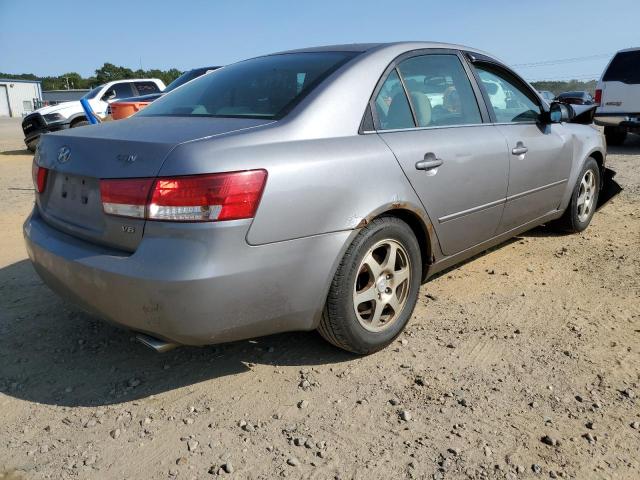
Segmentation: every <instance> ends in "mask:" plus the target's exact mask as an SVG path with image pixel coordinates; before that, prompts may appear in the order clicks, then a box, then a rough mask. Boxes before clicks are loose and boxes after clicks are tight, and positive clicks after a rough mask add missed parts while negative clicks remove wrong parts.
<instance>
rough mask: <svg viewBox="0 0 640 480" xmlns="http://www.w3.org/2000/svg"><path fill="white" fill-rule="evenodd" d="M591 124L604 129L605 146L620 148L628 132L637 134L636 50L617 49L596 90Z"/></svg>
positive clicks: (639, 76) (639, 83)
mask: <svg viewBox="0 0 640 480" xmlns="http://www.w3.org/2000/svg"><path fill="white" fill-rule="evenodd" d="M595 100H596V103H597V104H598V105H599V107H598V109H597V110H596V116H595V123H596V124H597V125H603V126H604V134H605V136H606V137H607V144H609V145H621V144H622V143H624V140H625V138H627V133H628V132H634V133H640V48H629V49H626V50H620V51H619V52H618V53H616V54H615V55H614V57H613V58H612V59H611V61H610V62H609V65H607V68H605V70H604V73H603V74H602V77H601V78H600V81H599V82H598V86H597V87H596V97H595Z"/></svg>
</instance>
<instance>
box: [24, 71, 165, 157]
mask: <svg viewBox="0 0 640 480" xmlns="http://www.w3.org/2000/svg"><path fill="white" fill-rule="evenodd" d="M163 89H164V83H162V80H158V79H157V78H140V79H133V80H117V81H113V82H108V83H105V84H104V85H100V86H98V87H96V88H94V89H92V90H91V91H89V93H87V94H86V95H85V96H84V97H82V98H86V99H87V100H88V101H89V103H90V104H91V108H93V110H94V111H95V112H96V113H97V114H98V115H104V114H106V110H107V106H108V105H109V103H110V102H113V101H114V100H117V99H119V98H126V97H132V96H134V95H142V94H147V93H156V92H160V91H162V90H163ZM87 124H88V121H87V118H86V117H85V114H84V110H83V109H82V105H80V101H79V100H77V101H73V102H63V103H59V104H57V105H51V106H48V107H42V108H39V109H38V110H36V111H35V112H33V113H32V114H30V115H27V116H26V117H25V118H24V120H23V121H22V131H23V132H24V143H25V145H26V146H27V148H28V149H29V150H31V151H35V149H36V146H37V145H38V141H39V139H40V136H41V135H43V134H45V133H48V132H57V131H58V130H66V129H68V128H75V127H81V126H83V125H87Z"/></svg>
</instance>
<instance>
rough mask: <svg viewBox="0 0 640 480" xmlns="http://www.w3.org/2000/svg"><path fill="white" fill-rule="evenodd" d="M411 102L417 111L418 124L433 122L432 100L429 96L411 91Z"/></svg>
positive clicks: (424, 125) (423, 124) (425, 125)
mask: <svg viewBox="0 0 640 480" xmlns="http://www.w3.org/2000/svg"><path fill="white" fill-rule="evenodd" d="M411 102H412V103H413V108H414V109H415V111H416V117H417V120H418V126H420V127H427V126H429V124H430V123H431V101H429V97H427V95H426V94H425V93H422V92H411Z"/></svg>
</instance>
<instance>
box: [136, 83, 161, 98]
mask: <svg viewBox="0 0 640 480" xmlns="http://www.w3.org/2000/svg"><path fill="white" fill-rule="evenodd" d="M134 85H135V87H136V90H138V95H149V94H151V93H159V92H160V89H159V88H158V85H156V84H155V83H153V82H134Z"/></svg>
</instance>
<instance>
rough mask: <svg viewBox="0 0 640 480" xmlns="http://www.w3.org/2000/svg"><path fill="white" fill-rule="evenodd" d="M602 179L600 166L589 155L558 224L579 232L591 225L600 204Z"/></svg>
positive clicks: (562, 227) (570, 230) (569, 230)
mask: <svg viewBox="0 0 640 480" xmlns="http://www.w3.org/2000/svg"><path fill="white" fill-rule="evenodd" d="M600 181H601V179H600V167H599V166H598V163H597V162H596V161H595V160H594V159H593V158H591V157H589V158H588V159H587V161H586V162H585V164H584V166H583V167H582V171H581V172H580V175H579V176H578V182H577V184H576V186H575V187H574V189H573V193H572V195H571V200H570V201H569V205H568V206H567V209H566V210H565V212H564V215H562V217H561V218H560V219H559V220H558V223H557V225H558V227H560V229H562V230H564V231H567V232H570V233H577V232H582V231H583V230H584V229H585V228H587V227H588V226H589V224H590V223H591V219H592V218H593V214H594V213H595V211H596V207H597V205H598V196H599V194H600Z"/></svg>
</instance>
